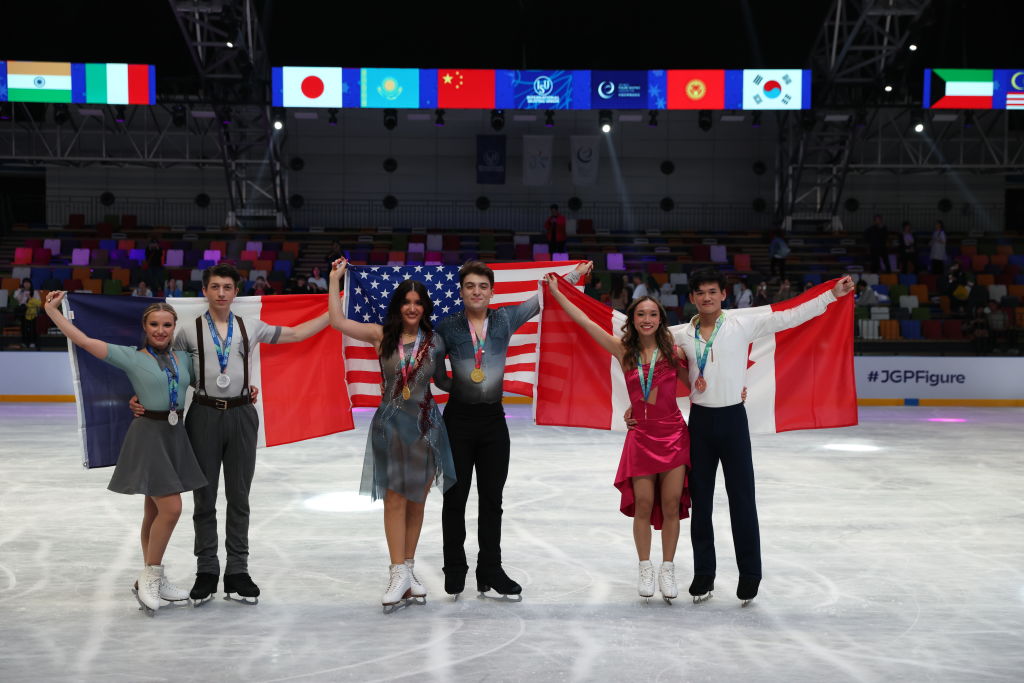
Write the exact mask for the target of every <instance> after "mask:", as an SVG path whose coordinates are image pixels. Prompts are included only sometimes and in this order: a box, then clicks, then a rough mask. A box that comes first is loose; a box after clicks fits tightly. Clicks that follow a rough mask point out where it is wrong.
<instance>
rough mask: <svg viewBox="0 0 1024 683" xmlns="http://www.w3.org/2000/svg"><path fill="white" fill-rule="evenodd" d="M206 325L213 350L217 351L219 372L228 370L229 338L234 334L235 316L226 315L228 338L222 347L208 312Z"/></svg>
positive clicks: (222, 372) (232, 314)
mask: <svg viewBox="0 0 1024 683" xmlns="http://www.w3.org/2000/svg"><path fill="white" fill-rule="evenodd" d="M205 315H206V323H207V324H208V325H209V326H210V336H211V337H213V348H214V349H216V351H217V362H218V363H220V372H221V374H224V372H225V371H226V370H227V369H228V356H229V355H230V354H231V338H232V337H233V336H234V334H235V314H234V313H228V337H227V339H226V340H224V344H223V346H222V345H221V341H220V335H219V334H218V333H217V326H216V325H214V324H213V318H212V317H210V312H209V311H207V312H206V313H205Z"/></svg>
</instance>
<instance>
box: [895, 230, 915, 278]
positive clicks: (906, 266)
mask: <svg viewBox="0 0 1024 683" xmlns="http://www.w3.org/2000/svg"><path fill="white" fill-rule="evenodd" d="M899 248H900V272H901V273H913V272H914V270H915V266H916V263H915V261H916V258H915V257H916V256H917V251H916V250H915V248H914V231H913V229H912V228H911V227H910V221H903V232H901V233H900V241H899Z"/></svg>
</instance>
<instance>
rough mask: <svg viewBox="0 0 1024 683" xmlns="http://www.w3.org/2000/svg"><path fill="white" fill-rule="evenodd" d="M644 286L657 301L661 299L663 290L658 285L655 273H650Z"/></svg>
mask: <svg viewBox="0 0 1024 683" xmlns="http://www.w3.org/2000/svg"><path fill="white" fill-rule="evenodd" d="M644 287H645V288H646V289H647V296H649V297H651V298H652V299H654V300H655V301H658V302H660V301H661V291H660V288H659V287H658V281H657V280H655V279H654V276H653V275H648V276H647V277H646V278H644Z"/></svg>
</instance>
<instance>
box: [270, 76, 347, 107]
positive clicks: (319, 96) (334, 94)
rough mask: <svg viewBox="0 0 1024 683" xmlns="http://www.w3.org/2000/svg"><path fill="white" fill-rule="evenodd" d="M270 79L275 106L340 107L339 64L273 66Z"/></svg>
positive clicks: (340, 83) (340, 84)
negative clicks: (336, 65) (337, 65)
mask: <svg viewBox="0 0 1024 683" xmlns="http://www.w3.org/2000/svg"><path fill="white" fill-rule="evenodd" d="M272 81H273V83H272V86H273V87H272V90H273V103H274V106H275V107H321V108H333V109H341V102H342V80H341V67H335V66H322V67H316V66H275V67H274V68H273V70H272Z"/></svg>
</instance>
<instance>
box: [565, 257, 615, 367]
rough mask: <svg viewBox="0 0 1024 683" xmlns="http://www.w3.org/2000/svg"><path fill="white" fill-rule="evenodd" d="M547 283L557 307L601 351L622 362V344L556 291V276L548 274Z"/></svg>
mask: <svg viewBox="0 0 1024 683" xmlns="http://www.w3.org/2000/svg"><path fill="white" fill-rule="evenodd" d="M547 281H548V291H549V292H551V296H553V297H554V299H555V301H557V302H558V305H559V306H561V307H562V310H564V311H565V312H566V313H567V314H568V315H569V317H570V318H572V320H573V322H574V323H576V324H577V325H579V326H580V327H582V328H583V329H584V330H585V331H586V333H587V334H589V335H590V336H591V338H593V340H594V341H596V342H597V343H598V344H600V345H601V347H602V348H603V349H605V350H606V351H607V352H608V353H610V354H612V355H613V356H615V357H616V358H617V359H618V360H619V362H622V357H623V354H624V353H625V349H623V347H622V342H621V341H620V340H619V338H618V337H616V336H615V335H613V334H610V333H608V332H606V331H605V330H604V329H602V328H601V326H600V325H598V324H597V323H595V322H594V321H593V320H591V319H590V318H588V317H587V314H586V313H584V312H583V311H581V310H580V309H579V307H578V306H576V304H574V303H572V302H571V301H569V299H567V298H566V296H565V294H563V293H562V292H560V291H558V276H557V275H554V274H549V275H548V276H547Z"/></svg>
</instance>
